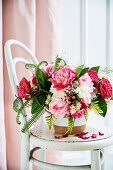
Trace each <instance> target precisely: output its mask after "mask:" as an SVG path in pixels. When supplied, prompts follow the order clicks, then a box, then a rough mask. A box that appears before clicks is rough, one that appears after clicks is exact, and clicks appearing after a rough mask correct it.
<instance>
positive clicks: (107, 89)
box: [97, 79, 112, 99]
mask: <svg viewBox="0 0 113 170" xmlns="http://www.w3.org/2000/svg"><path fill="white" fill-rule="evenodd" d="M97 91H98V93H100V94H101V97H102V98H103V99H108V98H110V97H111V95H112V86H111V84H110V82H109V80H108V79H102V80H101V81H100V82H99V83H97Z"/></svg>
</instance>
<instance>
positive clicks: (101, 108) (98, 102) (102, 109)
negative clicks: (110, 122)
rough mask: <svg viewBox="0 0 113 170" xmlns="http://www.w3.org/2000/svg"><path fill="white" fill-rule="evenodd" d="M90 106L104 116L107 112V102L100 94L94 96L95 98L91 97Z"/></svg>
mask: <svg viewBox="0 0 113 170" xmlns="http://www.w3.org/2000/svg"><path fill="white" fill-rule="evenodd" d="M91 108H92V109H93V110H94V111H96V112H98V113H99V114H100V115H101V116H103V117H105V115H106V112H107V104H106V101H105V100H104V99H102V98H101V96H100V95H98V96H97V97H96V99H93V101H92V102H91Z"/></svg>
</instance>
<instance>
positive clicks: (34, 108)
mask: <svg viewBox="0 0 113 170" xmlns="http://www.w3.org/2000/svg"><path fill="white" fill-rule="evenodd" d="M44 102H45V94H44V93H42V94H41V95H39V96H38V97H36V96H35V97H34V98H33V102H32V105H31V113H32V114H35V113H37V112H38V111H39V110H40V109H41V108H42V106H43V105H44Z"/></svg>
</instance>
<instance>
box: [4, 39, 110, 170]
mask: <svg viewBox="0 0 113 170" xmlns="http://www.w3.org/2000/svg"><path fill="white" fill-rule="evenodd" d="M12 44H15V45H18V46H20V47H21V48H23V49H24V50H25V51H26V52H27V53H28V54H29V56H30V59H31V60H32V62H33V63H34V64H38V61H37V60H36V58H35V56H34V55H33V54H32V52H31V51H30V50H29V49H28V48H27V47H26V46H25V45H24V44H22V43H21V42H19V41H17V40H8V41H7V42H6V44H5V57H6V63H7V69H8V74H9V79H10V84H11V87H12V93H13V96H14V98H15V95H17V85H18V79H17V75H16V71H15V64H16V63H18V62H22V63H25V64H26V63H29V61H27V60H25V59H23V58H14V59H12V54H11V49H10V47H11V45H12ZM21 122H22V123H21V126H20V128H22V127H23V125H24V124H25V123H26V118H25V117H23V116H22V117H21ZM87 131H89V133H94V132H96V130H95V129H93V128H87ZM102 131H103V132H104V136H99V138H97V139H88V140H87V141H85V140H82V139H79V138H75V137H73V136H70V137H68V138H63V139H55V138H54V132H53V130H51V131H50V130H48V128H47V126H46V125H45V124H40V125H38V126H37V127H34V128H32V129H31V130H30V131H29V130H28V131H27V132H26V133H22V132H21V170H28V169H29V162H31V163H33V164H36V165H38V166H39V167H44V168H49V169H53V170H57V169H61V170H66V169H67V168H68V169H70V170H75V169H77V170H83V169H91V170H101V164H102V162H103V161H104V159H103V153H102V151H101V150H102V149H103V148H104V147H107V146H110V145H113V133H112V132H110V131H108V130H107V129H103V130H102ZM30 144H32V145H33V146H35V147H34V148H33V149H31V150H30ZM40 149H44V150H45V149H48V150H59V151H83V150H91V165H86V166H77V167H75V166H66V165H65V166H64V165H56V164H50V163H46V162H44V161H39V160H37V159H35V158H34V157H33V153H34V152H35V151H39V150H40ZM41 157H44V154H42V155H41ZM43 160H44V159H43ZM102 170H103V169H102Z"/></svg>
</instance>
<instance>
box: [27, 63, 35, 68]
mask: <svg viewBox="0 0 113 170" xmlns="http://www.w3.org/2000/svg"><path fill="white" fill-rule="evenodd" d="M36 66H37V65H35V64H29V63H28V64H26V65H25V68H26V69H29V68H36Z"/></svg>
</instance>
